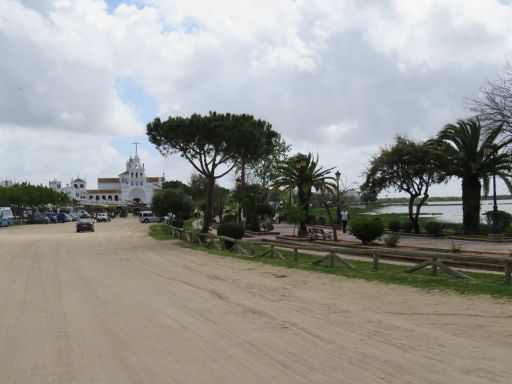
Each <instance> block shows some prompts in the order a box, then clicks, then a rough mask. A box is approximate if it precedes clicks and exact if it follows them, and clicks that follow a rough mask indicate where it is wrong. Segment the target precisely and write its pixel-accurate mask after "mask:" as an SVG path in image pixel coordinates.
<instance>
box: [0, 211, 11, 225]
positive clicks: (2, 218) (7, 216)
mask: <svg viewBox="0 0 512 384" xmlns="http://www.w3.org/2000/svg"><path fill="white" fill-rule="evenodd" d="M12 223H14V216H13V214H12V211H11V208H9V207H0V227H8V226H9V225H12Z"/></svg>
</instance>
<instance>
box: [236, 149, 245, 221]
mask: <svg viewBox="0 0 512 384" xmlns="http://www.w3.org/2000/svg"><path fill="white" fill-rule="evenodd" d="M245 187H246V185H245V160H243V159H242V160H241V162H240V199H241V200H240V204H239V205H238V222H239V223H241V222H242V210H243V211H244V215H245V216H246V219H247V210H246V209H245V207H244V206H243V201H244V198H245V190H246V188H245Z"/></svg>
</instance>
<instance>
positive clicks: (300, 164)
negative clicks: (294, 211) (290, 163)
mask: <svg viewBox="0 0 512 384" xmlns="http://www.w3.org/2000/svg"><path fill="white" fill-rule="evenodd" d="M295 167H296V168H297V169H298V171H299V175H298V176H299V180H298V183H297V184H298V185H297V188H298V194H299V204H300V205H302V204H303V202H302V201H301V199H300V196H301V193H302V194H304V193H305V191H304V189H303V183H304V168H305V167H306V158H305V156H304V155H300V156H298V157H297V159H296V161H295ZM304 219H305V218H304ZM304 219H303V220H301V221H300V224H299V237H300V236H307V234H308V229H307V227H306V223H305V222H304Z"/></svg>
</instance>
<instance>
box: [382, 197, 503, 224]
mask: <svg viewBox="0 0 512 384" xmlns="http://www.w3.org/2000/svg"><path fill="white" fill-rule="evenodd" d="M492 204H493V202H492V200H482V204H481V208H480V212H481V214H482V217H481V222H482V223H485V222H486V219H485V216H484V213H485V212H487V211H492ZM498 209H499V210H500V211H506V212H508V213H510V214H512V200H498ZM379 213H407V205H405V204H390V205H386V206H384V207H382V208H381V209H379V210H377V211H376V212H375V214H377V215H378V214H379ZM429 215H431V216H432V217H433V218H436V219H437V220H439V221H451V222H455V223H462V202H461V201H439V202H437V201H436V202H430V203H428V205H424V206H423V207H422V208H421V216H422V217H428V216H429Z"/></svg>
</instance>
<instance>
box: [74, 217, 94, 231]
mask: <svg viewBox="0 0 512 384" xmlns="http://www.w3.org/2000/svg"><path fill="white" fill-rule="evenodd" d="M76 231H77V232H83V231H91V232H94V223H93V221H92V219H88V218H83V219H79V220H78V221H77V222H76Z"/></svg>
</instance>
